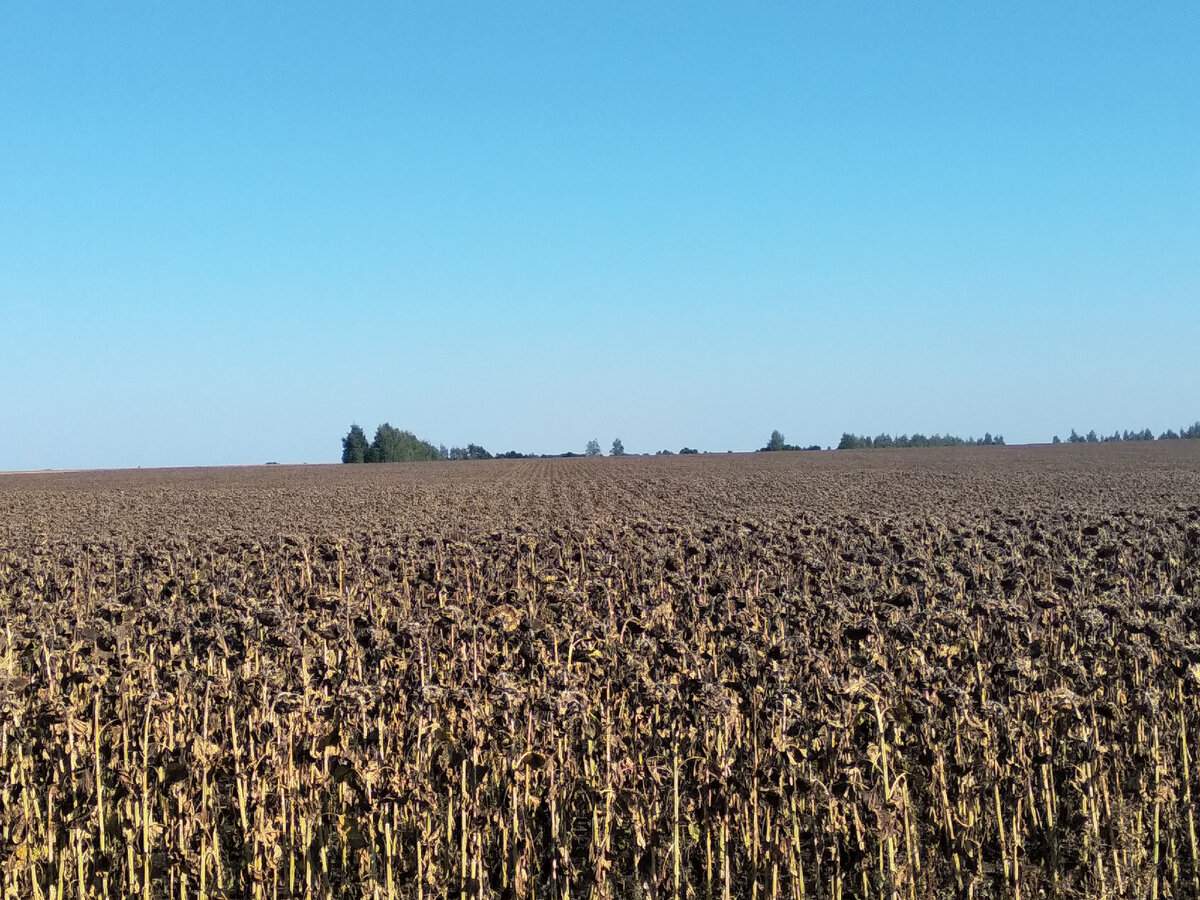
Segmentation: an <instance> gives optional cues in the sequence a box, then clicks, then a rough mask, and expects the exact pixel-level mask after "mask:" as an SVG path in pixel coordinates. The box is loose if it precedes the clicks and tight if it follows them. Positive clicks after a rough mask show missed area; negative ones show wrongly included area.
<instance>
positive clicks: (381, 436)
mask: <svg viewBox="0 0 1200 900" xmlns="http://www.w3.org/2000/svg"><path fill="white" fill-rule="evenodd" d="M440 458H441V454H440V453H439V452H438V448H437V447H435V446H433V444H431V443H429V442H428V441H423V440H421V439H420V438H419V437H417V436H416V435H415V434H413V433H412V432H411V431H401V430H400V429H399V428H393V427H392V426H391V425H389V424H387V423H386V422H385V423H384V424H382V425H380V426H379V427H378V428H377V429H375V439H374V440H373V441H371V443H369V444H368V443H367V436H366V434H365V433H364V432H363V430H362V429H361V428H360V427H359V426H358V425H352V426H350V433H349V434H347V435H346V436H345V437H344V438H342V462H344V463H385V462H424V461H428V460H435V459H440Z"/></svg>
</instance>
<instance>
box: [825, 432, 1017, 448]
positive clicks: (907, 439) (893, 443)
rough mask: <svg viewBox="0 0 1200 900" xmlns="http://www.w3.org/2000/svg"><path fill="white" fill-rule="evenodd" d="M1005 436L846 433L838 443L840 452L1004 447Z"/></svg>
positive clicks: (989, 433) (989, 434) (987, 434)
mask: <svg viewBox="0 0 1200 900" xmlns="http://www.w3.org/2000/svg"><path fill="white" fill-rule="evenodd" d="M1003 446H1004V436H1003V435H1000V434H997V435H993V434H992V433H991V432H990V431H989V432H987V433H986V434H984V436H983V437H981V438H974V437H968V438H961V437H957V436H955V435H952V434H937V433H934V434H931V435H929V436H926V435H923V434H921V433H920V432H917V433H916V434H911V435H909V434H902V435H899V436H898V437H892V436H891V435H890V434H887V433H884V434H877V435H875V437H867V436H866V435H865V434H861V435H860V434H851V433H850V432H848V431H847V432H846V433H844V434H843V435H842V439H841V441H839V442H838V445H837V448H838V449H839V450H890V449H894V448H902V447H1003Z"/></svg>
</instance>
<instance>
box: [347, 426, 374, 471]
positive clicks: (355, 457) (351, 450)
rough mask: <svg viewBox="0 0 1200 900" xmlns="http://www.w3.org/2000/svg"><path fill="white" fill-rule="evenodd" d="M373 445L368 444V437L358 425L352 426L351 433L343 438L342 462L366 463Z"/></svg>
mask: <svg viewBox="0 0 1200 900" xmlns="http://www.w3.org/2000/svg"><path fill="white" fill-rule="evenodd" d="M370 449H371V445H370V444H368V443H367V435H366V434H365V433H364V432H363V430H362V428H360V427H359V426H358V425H351V426H350V433H349V434H347V435H346V436H345V437H344V438H342V462H344V463H365V462H366V461H367V453H368V452H369V451H370Z"/></svg>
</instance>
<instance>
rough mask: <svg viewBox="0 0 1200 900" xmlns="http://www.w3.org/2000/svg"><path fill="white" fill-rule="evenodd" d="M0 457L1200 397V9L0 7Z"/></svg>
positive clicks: (125, 458)
mask: <svg viewBox="0 0 1200 900" xmlns="http://www.w3.org/2000/svg"><path fill="white" fill-rule="evenodd" d="M0 380H2V384H0V470H4V469H33V468H70V467H108V466H138V465H143V466H160V465H204V464H232V463H259V462H263V461H265V460H279V461H281V462H321V461H333V460H336V459H338V458H339V456H340V452H341V446H340V438H341V436H342V435H343V434H345V432H346V431H347V429H348V428H349V426H350V424H351V422H358V423H360V424H361V425H362V426H363V427H364V428H365V429H366V430H367V432H368V436H369V435H370V433H371V432H373V430H374V428H375V426H376V425H378V424H379V423H381V422H383V421H389V422H391V424H393V425H395V426H397V427H400V428H407V429H410V430H412V431H414V432H416V433H417V434H418V435H420V436H421V437H424V438H427V439H429V440H432V441H433V442H434V443H445V444H448V445H452V444H466V443H467V442H476V443H480V444H483V445H484V446H485V447H487V448H488V449H490V450H493V451H501V450H507V449H518V450H535V451H538V452H559V451H563V450H575V451H582V449H583V446H584V444H585V443H586V441H587V440H588V439H589V438H593V437H595V438H598V439H599V440H600V443H601V445H602V446H603V447H604V448H605V449H607V448H608V446H609V444H610V443H611V441H612V439H613V438H614V437H617V436H619V437H621V438H622V439H623V441H624V444H625V447H626V449H627V450H628V451H630V452H643V451H654V450H658V449H661V448H671V449H674V450H678V449H679V447H680V446H682V445H685V444H686V445H689V446H692V447H699V448H701V449H707V450H726V449H735V450H738V449H753V448H755V447H758V446H761V445H762V444H764V443H765V442H766V440H767V438H768V436H769V435H770V432H771V430H772V429H775V428H778V429H780V430H781V431H783V432H784V434H785V435H786V436H787V439H788V440H789V441H791V442H795V443H802V444H809V443H820V444H836V442H837V440H838V438H839V436H840V435H841V433H842V432H843V431H847V430H848V431H854V432H870V433H877V432H880V431H889V432H892V433H899V432H912V431H923V432H926V433H929V432H933V431H941V432H952V433H957V434H961V435H964V436H965V435H968V434H974V435H981V434H982V433H983V432H984V431H985V430H989V431H992V432H999V433H1002V434H1004V435H1005V437H1006V438H1007V440H1008V441H1009V442H1010V443H1014V442H1026V441H1046V440H1049V439H1050V437H1051V435H1053V434H1055V433H1060V434H1062V435H1063V436H1065V435H1066V434H1067V433H1068V432H1069V430H1070V429H1071V428H1072V427H1076V428H1079V429H1080V430H1081V431H1084V430H1087V429H1089V428H1096V429H1097V430H1100V431H1108V432H1111V431H1112V430H1114V429H1118V428H1120V429H1124V428H1131V429H1132V428H1139V429H1140V428H1143V427H1147V426H1148V427H1151V428H1153V429H1154V430H1155V431H1156V432H1158V431H1161V430H1163V429H1166V428H1168V427H1179V426H1180V425H1181V424H1185V423H1190V422H1192V421H1195V420H1196V419H1197V418H1200V4H1197V3H1195V2H1194V0H1188V2H1171V0H1167V2H1161V3H1158V2H1156V3H1133V2H1130V3H1104V2H1088V3H1045V2H1030V3H1018V2H1004V3H963V2H960V0H954V2H944V3H936V2H931V3H899V4H895V3H887V4H880V3H869V4H868V3H861V4H860V3H843V2H836V3H834V2H829V3H807V2H777V3H770V2H768V3H761V4H742V3H708V2H696V0H692V2H687V3H682V2H680V3H658V2H652V3H645V2H637V3H620V2H567V3H564V2H560V0H554V2H545V3H519V2H512V3H509V2H505V3H496V2H477V3H474V2H472V3H469V2H404V3H368V2H362V3H332V2H329V3H311V2H287V3H246V2H243V0H239V2H230V3H224V2H203V3H163V2H153V3H151V2H120V3H101V2H84V3H68V2H63V3H45V2H25V0H6V2H4V3H3V4H0Z"/></svg>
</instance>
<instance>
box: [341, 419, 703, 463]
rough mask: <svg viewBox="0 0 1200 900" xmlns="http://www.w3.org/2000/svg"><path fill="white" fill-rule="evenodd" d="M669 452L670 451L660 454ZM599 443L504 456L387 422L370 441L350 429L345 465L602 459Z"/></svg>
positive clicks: (614, 451)
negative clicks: (432, 438) (423, 435)
mask: <svg viewBox="0 0 1200 900" xmlns="http://www.w3.org/2000/svg"><path fill="white" fill-rule="evenodd" d="M659 452H660V453H670V452H671V451H669V450H663V451H659ZM679 452H680V453H696V452H698V451H696V450H692V449H689V448H688V447H684V448H683V449H682V450H680V451H679ZM603 455H604V452H603V451H602V450H601V449H600V442H599V441H598V440H596V439H595V438H592V440H590V441H588V442H587V444H586V445H585V446H584V449H583V452H582V453H574V452H571V451H568V452H566V453H521V452H520V451H518V450H507V451H505V452H504V453H495V454H493V453H490V452H488V451H487V450H486V449H485V448H483V447H481V446H480V445H479V444H467V446H465V447H447V446H446V445H445V444H439V445H438V446H436V447H435V446H434V445H433V444H432V443H430V442H429V441H425V440H422V439H421V438H419V437H417V436H416V435H415V434H413V433H412V432H411V431H404V430H402V429H399V428H395V427H394V426H392V425H390V424H388V423H387V422H384V423H383V424H382V425H380V426H379V427H378V428H376V429H375V437H374V439H372V440H370V441H368V440H367V433H366V432H365V431H363V429H362V427H361V426H360V425H358V424H354V425H351V426H350V431H349V432H348V433H347V434H346V436H345V437H343V438H342V462H344V463H391V462H434V461H436V460H451V461H461V460H475V459H562V458H570V457H581V456H583V457H587V456H603ZM608 455H609V456H625V445H624V444H623V443H622V442H621V439H620V438H614V439H613V442H612V447H611V448H610V449H609V454H608Z"/></svg>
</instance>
